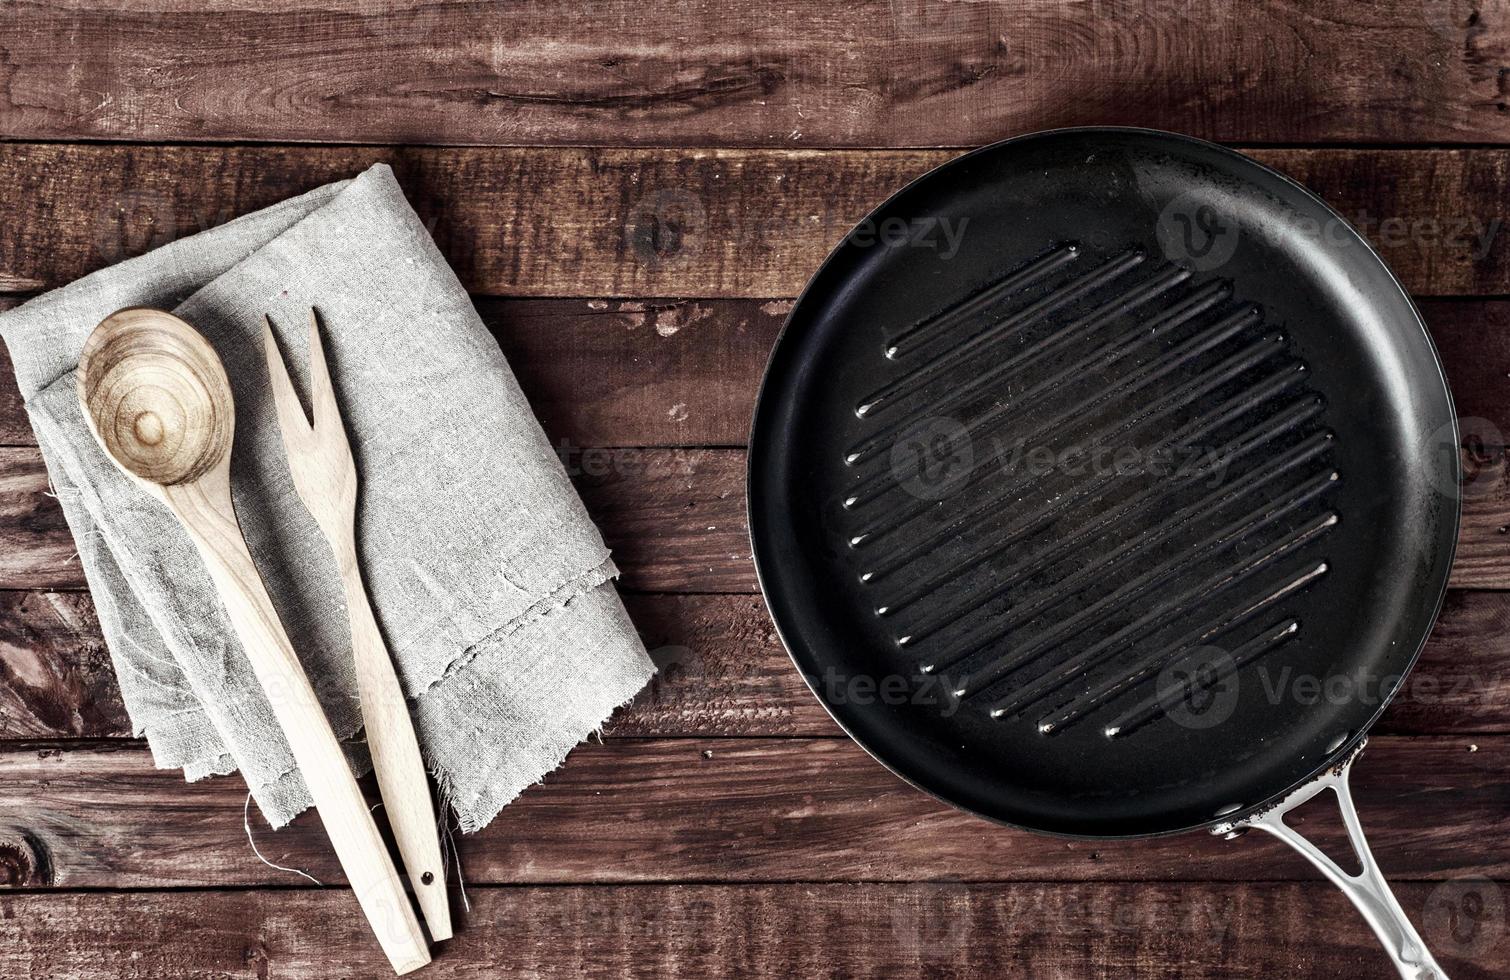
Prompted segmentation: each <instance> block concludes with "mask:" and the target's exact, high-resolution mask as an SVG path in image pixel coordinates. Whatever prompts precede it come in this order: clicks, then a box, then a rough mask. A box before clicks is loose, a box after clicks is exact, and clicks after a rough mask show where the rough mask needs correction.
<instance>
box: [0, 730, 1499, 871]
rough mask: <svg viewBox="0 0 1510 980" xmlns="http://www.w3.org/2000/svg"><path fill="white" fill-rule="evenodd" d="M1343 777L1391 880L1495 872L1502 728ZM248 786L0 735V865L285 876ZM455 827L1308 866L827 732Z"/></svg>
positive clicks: (861, 864) (546, 843)
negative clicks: (995, 788)
mask: <svg viewBox="0 0 1510 980" xmlns="http://www.w3.org/2000/svg"><path fill="white" fill-rule="evenodd" d="M1475 747H1476V749H1477V750H1476V751H1474V748H1475ZM1353 784H1354V788H1355V791H1356V793H1357V795H1358V804H1359V808H1360V811H1361V812H1362V814H1363V819H1364V822H1365V824H1366V825H1367V827H1368V830H1369V834H1370V839H1371V840H1372V842H1373V848H1374V851H1375V853H1376V854H1377V856H1378V858H1379V860H1380V862H1381V864H1382V866H1383V867H1384V869H1385V871H1386V872H1387V873H1388V874H1389V875H1390V876H1391V877H1392V878H1395V879H1400V880H1443V879H1450V878H1454V877H1459V876H1463V875H1479V876H1485V877H1489V878H1495V879H1501V880H1502V879H1504V878H1505V876H1506V875H1510V738H1507V737H1505V736H1500V735H1496V736H1475V737H1474V738H1473V739H1471V740H1470V739H1468V738H1462V737H1451V738H1445V737H1444V738H1425V737H1423V738H1401V737H1391V736H1380V737H1378V738H1375V739H1373V740H1372V741H1371V743H1370V746H1369V748H1368V751H1367V753H1366V754H1365V755H1364V757H1363V759H1362V760H1361V761H1360V763H1359V764H1358V768H1357V771H1356V772H1355V774H1354V778H1353ZM245 800H246V787H245V785H244V784H243V783H242V782H241V781H240V780H239V779H237V778H234V777H227V778H214V779H208V780H204V781H201V782H198V783H193V784H185V783H184V782H183V778H182V776H181V775H180V774H179V773H177V772H172V771H160V770H154V769H153V768H152V762H151V758H150V756H149V754H148V753H147V752H146V751H144V750H143V749H141V748H140V747H138V746H136V745H134V744H131V743H122V744H119V745H110V744H108V743H102V744H100V745H97V746H79V747H66V748H60V747H57V746H48V745H45V744H44V745H43V746H42V747H40V748H32V747H25V746H22V747H15V748H11V749H9V750H7V751H5V752H0V880H5V879H7V878H8V879H9V880H10V881H11V882H13V883H16V884H23V885H26V886H27V887H58V888H70V889H77V888H94V887H102V888H158V887H179V886H192V887H201V886H204V887H209V886H213V887H226V886H238V887H239V886H252V885H265V884H282V885H298V884H299V883H300V880H301V879H298V878H297V877H295V876H293V875H290V874H289V873H288V872H284V871H278V870H275V869H273V868H270V867H268V866H267V865H264V864H263V863H262V862H260V861H258V860H257V858H256V857H255V856H254V855H253V853H252V851H251V849H250V847H249V846H248V844H247V840H246V834H245V832H244V829H243V826H242V812H243V806H244V804H245ZM1323 813H1324V811H1323V809H1322V808H1318V809H1317V810H1316V811H1314V812H1312V811H1307V813H1306V814H1304V816H1303V821H1304V822H1303V826H1304V827H1305V829H1306V831H1307V832H1308V833H1311V832H1313V831H1314V832H1315V833H1316V835H1317V837H1318V839H1319V840H1321V841H1322V842H1323V843H1324V844H1325V845H1326V846H1327V847H1329V848H1330V847H1331V846H1333V845H1334V844H1341V843H1342V839H1341V821H1340V819H1339V818H1338V817H1337V816H1336V815H1335V811H1334V812H1333V813H1332V814H1329V815H1323ZM253 830H254V833H255V835H256V839H257V841H258V846H259V847H260V848H261V849H262V851H263V853H264V854H266V855H267V856H268V858H269V859H270V860H273V861H275V862H276V863H278V864H282V865H286V866H291V867H296V868H300V869H302V870H305V871H308V872H309V873H311V874H313V875H314V876H315V877H317V878H319V879H320V880H321V881H325V882H332V881H340V880H341V872H340V868H339V866H338V865H337V863H336V861H335V858H334V855H333V854H332V853H330V848H329V845H328V843H327V842H326V838H325V836H324V831H323V830H322V829H321V827H320V824H319V821H318V819H316V818H315V816H314V814H305V815H304V816H302V817H300V818H299V819H298V820H296V821H295V822H294V823H293V824H292V825H290V826H289V827H287V828H284V829H283V830H280V831H277V832H273V831H270V830H268V828H267V826H266V825H265V824H264V823H262V822H261V820H260V819H257V818H254V820H253ZM458 842H459V845H460V849H461V856H462V867H463V869H464V874H465V878H466V881H467V882H468V883H482V884H488V883H494V884H498V883H528V884H567V883H574V884H580V883H626V882H663V881H720V882H723V881H743V882H756V881H857V880H859V881H878V880H885V881H913V880H919V879H937V878H951V879H957V880H968V881H1027V880H1092V879H1094V880H1108V881H1144V880H1167V879H1176V878H1178V879H1186V880H1211V881H1217V880H1220V881H1229V880H1231V881H1238V880H1299V881H1311V880H1314V879H1315V878H1316V872H1315V870H1314V869H1313V868H1311V866H1310V865H1308V864H1306V863H1305V862H1304V861H1303V860H1302V859H1300V858H1299V857H1298V856H1296V855H1295V854H1294V853H1293V852H1291V851H1289V850H1288V848H1287V847H1286V846H1285V845H1284V844H1282V843H1280V842H1279V841H1277V840H1274V839H1272V838H1270V837H1268V836H1266V835H1262V834H1253V835H1249V836H1247V837H1245V838H1243V839H1242V840H1241V841H1236V842H1232V841H1223V840H1219V839H1217V838H1214V837H1212V836H1211V835H1209V834H1205V833H1191V834H1182V835H1179V836H1175V837H1163V838H1158V839H1154V840H1138V841H1121V842H1114V841H1083V840H1082V841H1071V840H1065V839H1062V838H1054V837H1044V836H1039V835H1036V834H1030V833H1026V832H1023V831H1015V830H1010V829H1007V828H1003V827H998V826H996V825H993V824H991V823H988V822H986V821H983V820H980V819H979V818H976V817H972V816H969V815H967V814H965V813H963V812H961V811H959V810H956V809H954V808H952V807H949V806H947V805H945V804H943V803H940V802H938V801H936V800H934V799H933V798H931V797H929V796H927V795H925V794H923V793H921V792H919V791H917V790H915V789H913V788H912V787H910V786H907V785H906V784H904V783H902V782H901V781H900V780H899V779H897V778H896V777H895V776H893V775H891V774H890V773H889V772H888V771H887V770H885V769H884V768H882V767H881V766H880V765H879V764H878V763H876V762H875V761H874V760H873V759H871V758H870V757H869V756H868V755H866V754H865V752H864V751H863V750H862V749H861V748H860V747H859V746H857V745H855V744H854V743H853V742H850V741H849V740H847V739H842V738H825V739H670V740H641V739H615V740H610V741H609V742H607V743H605V744H601V745H599V744H592V743H588V744H585V745H582V746H580V747H579V748H578V749H577V750H576V751H575V752H573V753H572V755H571V757H570V759H569V760H568V761H567V763H566V765H564V766H563V767H562V768H561V769H559V770H558V771H556V772H554V773H552V774H550V775H549V776H547V777H546V779H545V781H544V782H543V783H541V784H540V785H537V786H534V787H532V788H530V789H529V790H527V791H526V792H525V793H524V794H523V795H521V796H520V798H519V799H518V800H516V801H515V802H514V803H512V804H510V805H509V806H508V807H506V808H505V809H504V811H503V813H502V814H501V815H500V816H499V817H498V819H497V820H495V821H494V822H493V824H491V825H490V826H489V827H487V828H486V829H485V830H483V831H481V832H479V833H478V834H474V835H470V836H466V837H462V838H458ZM7 869H8V870H7Z"/></svg>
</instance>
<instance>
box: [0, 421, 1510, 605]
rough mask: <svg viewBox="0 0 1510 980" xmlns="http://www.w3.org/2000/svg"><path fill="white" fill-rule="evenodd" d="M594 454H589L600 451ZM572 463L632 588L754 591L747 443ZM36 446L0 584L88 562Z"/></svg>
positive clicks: (1503, 511)
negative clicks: (78, 554) (51, 490)
mask: <svg viewBox="0 0 1510 980" xmlns="http://www.w3.org/2000/svg"><path fill="white" fill-rule="evenodd" d="M1507 452H1510V451H1507V450H1506V449H1504V448H1502V447H1501V448H1497V449H1495V450H1494V451H1493V452H1492V453H1491V454H1490V455H1489V456H1487V457H1486V458H1484V459H1482V460H1478V461H1475V460H1472V459H1471V460H1470V465H1471V467H1472V470H1473V473H1472V476H1471V479H1470V484H1469V491H1468V496H1467V497H1466V498H1465V500H1464V511H1463V526H1462V531H1461V533H1460V534H1459V542H1458V560H1457V563H1456V564H1455V565H1454V566H1453V574H1452V583H1453V585H1455V586H1457V587H1460V588H1484V589H1510V547H1507V544H1510V538H1507V534H1510V531H1506V530H1502V529H1503V528H1510V458H1507ZM595 458H596V457H595ZM601 458H602V459H603V463H602V465H601V466H594V467H593V468H591V469H580V470H578V471H577V472H576V473H574V474H573V476H574V479H575V481H576V484H577V488H578V490H579V491H580V492H581V494H582V499H583V501H584V502H585V503H586V504H587V509H588V512H589V513H590V514H591V515H592V517H593V519H594V520H595V521H596V522H597V524H598V527H599V528H600V529H601V530H602V532H603V537H604V539H605V540H606V541H607V542H608V545H609V547H610V548H612V549H613V553H614V561H615V562H616V563H617V564H618V566H619V569H620V571H621V572H622V573H623V578H622V580H621V583H622V587H623V588H625V589H628V590H629V591H633V592H741V593H744V592H755V591H757V590H758V586H757V583H756V581H755V568H754V564H753V563H752V562H751V560H750V541H749V534H748V528H747V525H746V522H745V511H744V478H745V473H744V462H745V453H744V450H742V449H637V448H621V449H613V450H605V451H603V452H602V454H601ZM47 492H48V484H47V475H46V472H45V470H44V468H43V466H42V461H41V458H40V454H39V451H38V450H37V449H34V448H32V447H26V446H17V447H11V448H4V449H0V540H3V541H5V542H6V543H7V548H6V550H4V551H0V589H39V588H40V589H76V588H81V587H83V585H84V578H83V570H82V568H81V567H80V565H79V563H78V560H77V559H76V558H73V557H72V556H73V552H74V549H73V539H72V537H70V535H69V533H68V529H67V528H66V527H65V525H64V522H63V519H62V516H61V508H59V507H58V505H57V502H56V501H55V500H53V499H52V498H51V497H48V496H47V495H46V494H47Z"/></svg>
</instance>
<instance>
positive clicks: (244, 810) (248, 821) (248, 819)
mask: <svg viewBox="0 0 1510 980" xmlns="http://www.w3.org/2000/svg"><path fill="white" fill-rule="evenodd" d="M241 825H242V826H243V827H245V828H246V842H247V843H248V844H250V845H252V853H253V854H255V855H257V860H259V861H261V862H262V863H263V864H265V865H267V866H268V867H269V868H275V869H277V870H279V871H292V872H293V873H294V874H296V875H303V876H304V877H306V878H308V879H309V880H310V881H312V882H314V883H315V884H317V885H319V886H320V887H321V888H324V887H325V883H324V882H323V881H321V880H320V879H319V878H316V877H315V876H314V875H312V874H310V873H309V872H308V871H300V870H299V869H298V868H285V867H284V866H283V865H281V864H274V863H273V862H271V861H269V860H268V859H267V858H265V857H263V856H262V852H261V851H259V850H258V849H257V842H256V841H255V840H253V839H252V794H251V793H248V794H246V802H245V803H243V804H242V805H241Z"/></svg>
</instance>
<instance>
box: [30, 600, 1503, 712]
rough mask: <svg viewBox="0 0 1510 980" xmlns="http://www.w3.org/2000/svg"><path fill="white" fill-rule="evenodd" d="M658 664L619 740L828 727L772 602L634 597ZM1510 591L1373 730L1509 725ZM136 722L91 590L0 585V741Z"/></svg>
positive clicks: (1445, 633)
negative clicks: (776, 622)
mask: <svg viewBox="0 0 1510 980" xmlns="http://www.w3.org/2000/svg"><path fill="white" fill-rule="evenodd" d="M625 604H626V605H627V606H628V608H629V615H630V617H631V618H632V619H633V620H634V622H635V623H636V625H638V627H639V629H640V635H641V636H642V637H644V640H645V645H646V647H647V648H648V649H649V650H650V655H651V658H652V659H653V660H655V661H656V663H657V665H658V666H659V668H660V673H659V674H658V676H657V677H656V679H655V680H653V681H652V682H651V683H650V686H649V687H647V688H646V689H645V690H644V691H643V692H641V694H640V695H639V697H637V698H635V700H634V701H633V702H632V703H631V704H629V705H627V706H626V707H624V708H622V709H621V710H620V711H619V712H618V713H617V714H615V715H614V718H613V722H612V723H611V724H610V725H609V727H608V734H609V735H610V736H611V737H626V736H641V737H645V736H657V737H673V738H675V737H686V736H794V735H807V736H830V735H837V734H838V733H839V729H838V728H837V726H835V725H834V723H833V722H832V721H831V720H830V719H829V717H828V715H827V713H826V712H824V710H823V708H822V707H821V705H820V704H819V702H818V700H817V698H815V697H814V696H813V695H812V694H811V693H810V692H809V691H808V690H807V687H806V686H805V685H804V684H803V682H802V678H801V677H800V676H799V675H798V673H797V671H796V670H795V669H794V668H793V667H792V664H791V661H790V660H789V659H788V658H787V655H786V652H785V650H784V648H783V647H782V646H781V643H780V640H779V639H778V638H777V636H776V633H775V630H774V628H773V627H772V625H771V621H770V618H769V617H768V616H767V614H766V610H765V605H764V603H763V602H762V601H761V599H760V597H758V596H748V595H628V596H625ZM1506 703H1510V592H1463V591H1455V592H1452V593H1450V594H1449V595H1448V597H1447V603H1446V606H1445V607H1444V609H1443V610H1442V616H1441V619H1439V620H1438V622H1437V626H1436V629H1435V630H1434V631H1433V632H1432V635H1431V640H1430V642H1429V643H1428V644H1427V646H1426V650H1425V651H1424V652H1423V653H1422V655H1421V661H1420V663H1418V664H1417V665H1416V668H1415V670H1413V671H1412V672H1411V675H1410V678H1409V680H1408V681H1407V683H1406V685H1405V688H1404V690H1402V691H1401V692H1400V694H1399V695H1398V696H1397V697H1396V699H1395V701H1394V703H1393V704H1391V706H1390V708H1389V710H1388V711H1387V712H1386V713H1385V715H1384V717H1383V718H1382V719H1380V721H1379V724H1378V726H1376V731H1378V732H1379V733H1393V734H1408V735H1434V734H1453V733H1457V734H1475V733H1480V734H1482V733H1489V732H1510V717H1507V716H1506V713H1505V710H1504V706H1505V704H1506ZM130 733H131V727H130V723H129V721H128V720H127V717H126V711H125V708H124V706H123V705H122V704H121V702H120V693H119V691H118V690H117V688H116V684H115V675H114V672H113V670H112V668H111V665H110V661H109V658H108V656H107V655H106V654H105V652H104V639H103V638H102V637H101V635H100V631H99V624H98V622H97V621H96V620H95V616H94V607H93V604H92V603H91V602H90V601H89V597H88V595H87V594H85V593H82V592H0V740H7V739H9V740H15V739H100V738H125V737H127V736H129V735H130Z"/></svg>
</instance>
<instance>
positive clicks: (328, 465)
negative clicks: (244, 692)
mask: <svg viewBox="0 0 1510 980" xmlns="http://www.w3.org/2000/svg"><path fill="white" fill-rule="evenodd" d="M262 344H263V348H264V350H265V352H266V354H267V372H268V375H269V376H270V377H271V379H272V387H273V401H274V403H275V405H276V407H277V412H278V425H279V428H280V429H282V430H283V445H284V447H285V448H286V449H287V451H288V468H289V470H290V471H291V472H292V473H293V477H294V488H295V489H296V490H298V492H299V499H300V500H303V501H304V506H305V507H306V508H308V509H309V512H310V514H311V516H313V517H314V519H315V523H317V524H319V525H320V530H321V531H323V532H324V534H325V538H326V540H327V541H329V542H330V546H331V548H332V549H333V550H334V551H335V555H336V564H337V565H338V566H339V567H340V571H341V582H342V583H343V584H344V586H345V588H346V610H347V614H348V617H349V618H350V621H351V647H352V653H353V655H354V656H355V658H356V675H357V690H358V693H359V694H360V695H361V699H362V721H363V723H364V724H365V726H366V729H367V745H368V748H370V749H371V751H372V767H373V769H374V770H376V772H377V779H378V789H379V790H380V791H381V793H382V796H383V806H384V808H385V809H386V810H387V811H388V822H389V824H390V825H391V826H392V828H393V836H394V838H395V839H396V840H397V841H398V849H399V854H400V855H402V856H403V859H404V869H405V870H406V871H407V872H408V873H409V881H410V884H411V885H412V886H413V888H414V892H415V895H416V896H417V897H418V899H419V906H420V910H421V911H422V912H423V913H424V915H425V924H426V925H428V926H429V927H430V936H431V938H433V939H435V940H437V941H439V940H442V939H450V938H451V912H450V908H449V906H448V904H447V901H446V884H445V873H444V871H445V869H444V866H443V865H442V863H441V857H440V838H439V836H438V832H437V829H436V823H435V810H434V807H433V806H432V805H431V802H430V787H429V784H428V782H427V781H426V779H425V765H424V760H423V759H422V758H421V756H420V752H419V742H418V741H417V740H416V739H415V737H414V724H413V722H412V721H411V720H410V718H409V708H408V704H407V702H406V700H405V698H404V692H403V688H402V687H400V685H399V680H398V676H397V675H396V674H395V673H394V670H393V660H392V658H391V657H390V656H389V654H388V647H387V645H386V644H385V643H384V642H383V636H382V634H381V633H380V632H378V627H377V620H376V619H375V618H374V616H373V613H372V606H371V604H370V603H369V602H368V599H367V589H366V587H365V586H364V585H363V584H362V572H361V567H360V566H359V565H358V563H357V548H356V527H355V523H356V500H357V470H356V464H355V462H354V461H353V460H352V458H351V446H350V444H348V443H347V441H346V430H345V429H344V427H343V426H342V425H341V410H340V407H339V405H337V403H336V396H335V391H334V389H333V388H332V387H331V384H330V371H329V369H328V367H327V366H326V363H325V352H324V349H323V348H322V347H321V345H320V325H319V320H318V319H317V317H316V316H315V311H314V310H313V309H311V310H310V311H309V392H310V394H309V399H310V404H311V406H312V408H313V410H314V422H313V424H311V423H310V420H309V419H308V418H307V417H306V416H305V414H304V408H303V406H302V405H300V404H299V396H298V395H297V394H295V392H294V386H293V383H292V382H291V381H290V380H289V377H288V368H287V366H286V365H285V364H284V363H283V356H282V355H281V354H280V353H279V351H278V343H277V341H276V340H275V339H274V337H273V329H272V322H271V321H270V320H268V318H267V317H266V316H264V317H263V332H262Z"/></svg>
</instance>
